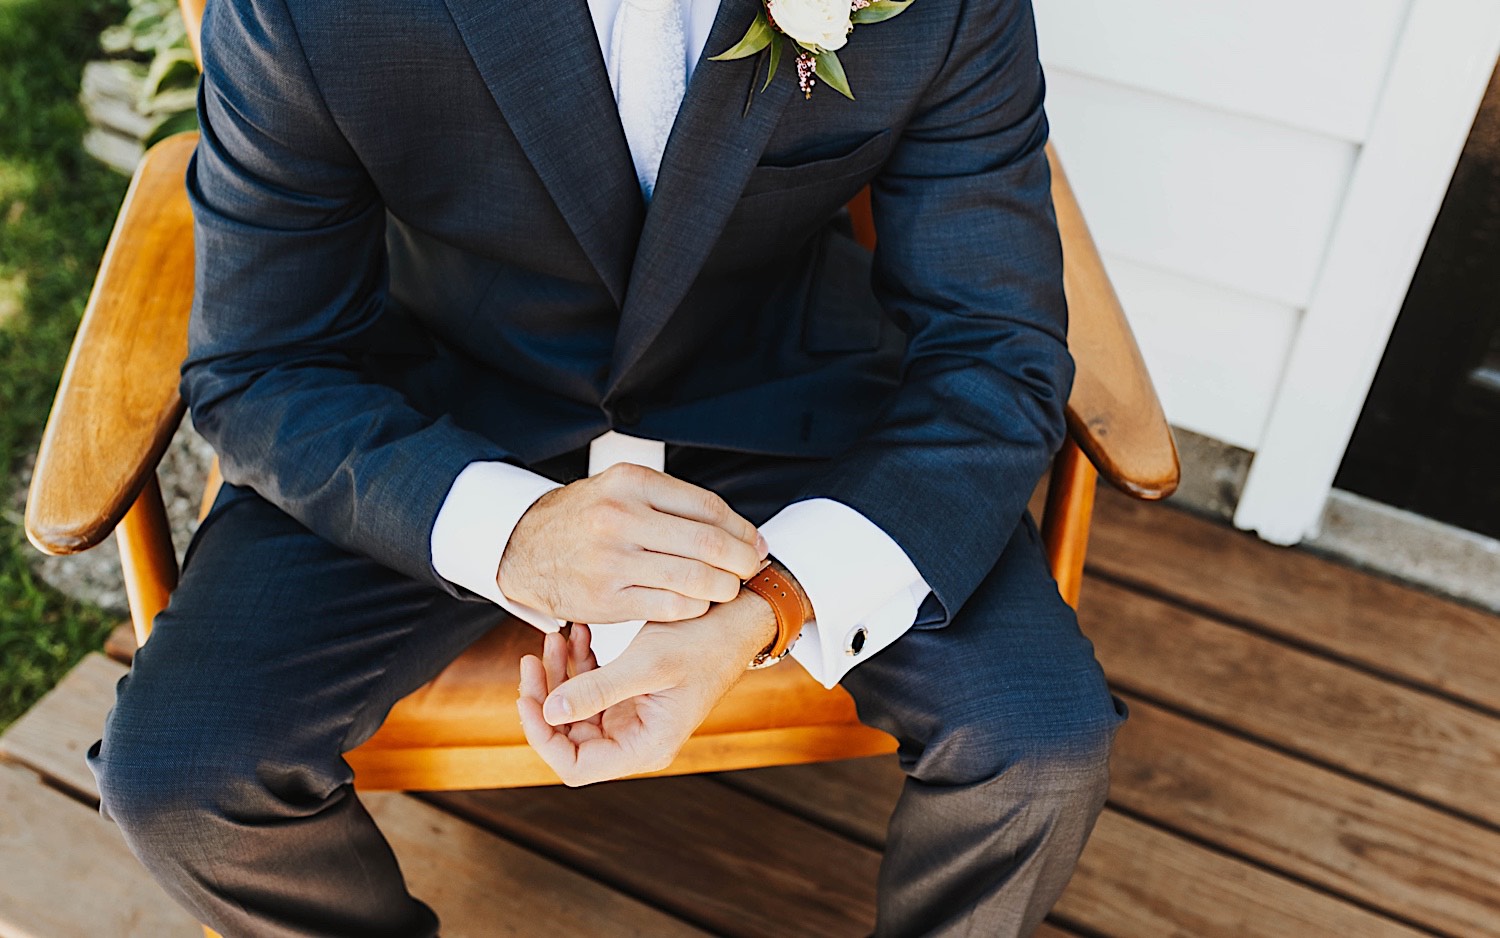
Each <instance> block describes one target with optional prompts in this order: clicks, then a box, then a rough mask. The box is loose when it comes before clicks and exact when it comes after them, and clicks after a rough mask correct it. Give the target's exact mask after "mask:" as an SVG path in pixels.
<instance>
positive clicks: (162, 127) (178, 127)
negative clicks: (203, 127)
mask: <svg viewBox="0 0 1500 938" xmlns="http://www.w3.org/2000/svg"><path fill="white" fill-rule="evenodd" d="M197 129H198V113H197V112H196V111H182V112H181V113H178V114H173V115H172V116H171V117H168V118H167V119H165V120H163V121H161V122H160V123H158V124H157V125H156V127H155V128H154V129H152V131H151V133H150V135H149V136H147V138H146V139H145V140H144V141H142V142H143V143H145V145H146V146H148V147H150V146H154V145H156V144H158V143H160V142H161V141H163V140H165V139H167V138H168V137H170V136H172V135H174V134H180V133H183V132H185V131H189V130H197Z"/></svg>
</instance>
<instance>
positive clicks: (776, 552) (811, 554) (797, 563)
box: [760, 498, 931, 687]
mask: <svg viewBox="0 0 1500 938" xmlns="http://www.w3.org/2000/svg"><path fill="white" fill-rule="evenodd" d="M760 533H761V534H763V535H764V536H765V538H766V543H767V544H769V545H770V548H771V556H773V557H775V558H776V559H777V560H779V561H781V563H782V564H783V565H784V566H785V567H786V568H787V569H788V570H790V571H791V574H792V576H794V577H796V578H797V582H798V583H800V584H801V585H802V589H803V590H804V591H806V593H807V596H808V598H809V599H810V600H811V601H812V606H813V609H814V610H815V611H816V612H817V616H818V618H817V620H816V621H813V622H809V623H807V626H806V627H805V628H804V629H803V630H802V637H801V638H800V639H799V640H798V641H797V644H796V645H795V646H793V648H792V657H793V658H796V659H797V662H798V663H799V664H801V665H802V667H804V668H806V669H807V672H808V673H809V674H811V675H812V676H813V678H814V679H815V680H817V681H818V682H819V683H821V684H822V685H823V686H824V687H833V686H834V685H835V684H837V683H838V682H839V681H840V680H841V679H842V678H843V677H844V675H845V674H847V673H848V672H849V670H850V669H851V668H853V667H854V666H855V665H857V664H859V663H860V662H862V661H865V660H867V659H869V658H870V657H871V656H872V655H874V654H875V653H877V652H879V651H880V650H881V649H883V648H885V647H886V646H888V645H890V644H891V643H892V642H894V641H895V640H896V639H898V638H900V637H901V636H902V635H905V634H906V632H907V630H908V629H910V628H911V626H912V623H914V622H915V621H916V619H917V611H918V609H919V608H920V607H921V604H922V601H923V600H924V599H926V598H927V594H928V593H930V592H931V588H930V587H929V586H928V585H927V581H926V580H924V579H923V578H922V575H921V574H920V573H918V572H917V568H916V566H915V565H914V564H913V563H912V562H911V558H910V557H908V556H907V554H906V551H904V550H902V549H901V545H899V544H897V543H896V542H895V540H893V539H892V538H891V536H890V535H889V534H887V533H885V531H883V530H881V528H880V526H879V525H877V524H875V522H873V521H871V520H870V519H868V518H866V517H865V516H864V515H862V514H860V513H859V512H858V511H855V510H854V509H853V508H850V507H849V506H848V505H845V504H844V503H842V502H838V501H834V500H833V499H830V498H813V499H808V500H807V501H801V502H794V503H793V504H791V505H788V506H787V507H786V508H783V509H782V510H781V511H779V512H777V513H776V515H775V516H774V517H772V518H771V519H770V520H769V521H767V522H766V523H765V524H762V525H761V526H760Z"/></svg>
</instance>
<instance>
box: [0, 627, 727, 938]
mask: <svg viewBox="0 0 1500 938" xmlns="http://www.w3.org/2000/svg"><path fill="white" fill-rule="evenodd" d="M124 672H125V668H124V667H123V666H122V665H120V664H118V663H117V662H114V661H111V660H109V659H108V658H105V657H104V656H102V655H91V656H89V657H88V658H85V659H84V661H83V662H81V663H80V664H79V665H78V667H76V668H75V669H74V670H73V671H72V672H71V673H70V674H69V675H68V676H67V677H66V678H64V679H63V681H62V682H60V683H59V684H58V686H57V687H56V688H54V689H53V691H52V692H51V693H49V694H48V695H47V696H46V697H44V698H43V699H42V700H41V702H39V703H38V704H37V705H36V706H35V707H34V708H32V710H31V711H29V712H28V713H27V714H26V715H25V716H24V717H23V718H22V719H21V720H20V721H18V722H17V723H15V724H14V725H12V727H11V728H10V729H9V730H8V731H7V732H6V733H5V735H4V736H3V737H0V754H3V755H4V756H5V757H6V758H7V759H11V760H13V761H15V762H18V763H21V764H23V765H25V766H26V767H27V768H28V769H30V770H31V771H33V772H38V773H41V774H42V775H44V776H46V777H47V778H48V779H49V780H51V781H52V783H53V784H56V785H60V786H62V787H64V788H66V789H68V790H69V791H71V792H74V793H75V794H76V795H77V796H78V798H79V799H82V800H80V801H74V800H70V799H69V798H68V797H67V796H66V795H64V794H61V793H58V792H52V791H50V790H49V789H45V788H43V787H42V786H41V785H40V784H39V783H38V784H37V785H36V786H35V787H36V788H37V789H39V790H41V791H44V792H49V793H50V794H51V796H52V798H53V799H54V800H53V801H51V802H49V810H48V811H46V812H43V813H39V814H38V815H37V818H38V821H39V823H42V824H47V823H50V822H51V819H52V818H53V816H54V815H57V814H59V812H61V811H63V810H64V808H67V809H69V810H70V812H71V813H70V814H69V815H67V816H68V817H71V816H73V815H75V814H76V815H79V816H85V815H86V816H90V817H93V818H95V819H96V820H97V821H98V825H100V826H102V833H100V834H97V835H96V836H95V838H94V840H95V841H98V840H99V839H100V838H103V839H108V840H110V841H111V842H112V843H114V844H117V845H118V851H122V852H123V851H124V850H125V847H124V843H123V841H121V840H120V837H119V831H118V829H117V828H115V827H114V826H113V825H111V824H109V823H107V822H105V821H104V820H102V819H99V818H98V815H97V813H96V812H95V811H94V810H93V809H92V808H91V807H89V806H88V804H85V803H83V801H88V802H97V801H98V797H99V795H98V789H97V787H96V786H95V784H94V778H93V774H92V773H90V772H89V771H88V768H87V766H86V765H84V763H83V759H82V754H83V752H84V751H86V750H87V748H88V746H89V745H91V744H92V742H93V740H94V739H95V738H96V737H97V736H98V733H99V728H100V727H101V726H102V725H103V721H104V714H105V712H106V711H107V710H108V709H109V705H110V702H111V700H112V699H113V697H112V693H113V690H112V689H113V687H114V684H115V682H116V681H117V680H118V679H119V677H120V676H121V675H122V674H123V673H124ZM13 771H21V770H20V769H14V770H13ZM363 797H364V798H366V799H367V801H366V803H367V804H368V805H369V808H370V813H371V814H372V815H374V817H375V819H376V821H377V822H378V823H379V824H380V825H381V829H382V830H383V831H384V832H385V834H386V837H387V839H389V840H390V842H391V846H392V848H393V849H394V850H395V851H396V855H397V857H398V858H399V859H400V861H401V867H402V870H403V871H404V872H405V873H406V875H407V878H408V880H409V883H410V887H411V890H412V892H413V893H414V894H415V895H417V896H419V897H421V898H422V899H423V900H424V901H427V902H429V903H430V904H431V905H432V906H433V908H434V909H436V910H437V912H438V914H439V916H440V917H441V918H442V919H443V933H444V934H445V935H452V936H473V938H490V936H500V935H534V934H549V935H558V936H569V935H575V936H580V938H583V936H590V938H592V936H596V935H598V936H602V935H610V936H642V938H656V936H664V938H665V936H678V935H695V934H701V932H699V931H698V930H696V929H694V928H692V927H690V926H688V925H685V924H684V923H682V922H681V921H680V920H678V919H676V918H674V917H672V916H670V915H668V914H665V913H663V912H660V911H658V910H657V909H654V908H652V907H650V906H649V905H646V904H644V903H641V902H638V901H636V900H635V899H633V898H631V897H629V896H626V895H623V894H621V893H619V892H617V891H615V890H612V889H610V888H608V887H607V886H603V885H601V884H600V883H598V882H596V881H594V880H592V879H590V878H588V877H586V876H584V875H583V874H580V873H578V872H576V871H573V870H570V869H567V868H566V867H563V866H560V865H558V864H556V863H554V862H552V861H550V860H548V859H546V858H544V857H540V856H537V855H536V854H535V853H532V852H531V851H528V850H526V849H524V848H522V847H519V846H517V845H515V844H513V843H510V842H508V841H506V840H504V839H503V838H500V837H496V836H495V835H493V834H491V833H488V832H486V831H483V830H480V829H478V828H475V827H472V826H470V825H467V824H464V823H462V822H460V821H458V820H457V819H455V818H453V817H452V816H450V815H448V814H446V813H444V812H442V811H439V810H438V809H436V808H434V807H432V806H430V805H426V804H423V803H421V802H420V801H418V800H416V799H414V798H412V797H410V796H408V795H398V794H390V793H376V794H372V795H365V796H363ZM9 808H10V806H9V804H8V803H7V811H6V812H5V813H6V814H10V813H12V812H11V811H10V810H9ZM72 809H76V810H72ZM0 823H4V820H3V817H0ZM62 837H63V838H67V839H69V841H70V842H71V839H72V837H73V834H72V832H71V831H65V832H64V833H63V834H62ZM88 843H90V842H89V841H85V840H83V839H80V840H79V844H80V847H79V849H86V848H87V846H88ZM47 849H49V850H56V851H57V852H58V854H59V856H60V857H67V856H69V855H71V853H72V852H73V850H72V849H71V848H70V847H68V846H67V845H66V844H61V843H60V844H58V845H56V846H54V845H51V844H49V845H48V848H47ZM116 864H117V865H118V869H116V868H115V866H116ZM93 872H94V874H95V876H96V878H97V879H98V881H99V883H100V884H101V885H100V888H101V889H102V890H104V891H106V892H107V891H108V890H109V888H110V884H111V883H114V882H117V881H124V882H129V883H131V884H132V886H133V887H134V888H143V889H147V891H149V892H151V894H152V895H153V896H154V897H159V898H160V899H161V901H166V902H169V901H170V900H167V899H166V897H165V896H164V895H163V894H162V893H161V892H160V890H159V889H157V887H156V886H155V885H154V884H151V883H150V881H149V879H146V878H145V877H146V874H145V872H144V871H143V870H141V869H140V866H139V864H137V863H136V862H135V860H134V858H132V857H130V856H129V855H128V853H125V854H124V856H123V859H116V860H115V861H114V862H113V863H112V864H111V865H110V867H109V868H108V869H99V870H95V871H93ZM142 882H144V884H145V885H144V886H142V885H141V883H142ZM59 883H61V884H64V886H65V890H66V891H65V893H62V894H65V895H67V896H69V897H72V896H74V895H75V894H76V895H79V896H83V895H85V894H89V893H90V892H91V890H93V889H94V888H95V883H94V879H91V878H89V877H82V876H80V877H75V878H72V879H64V880H60V881H59ZM4 902H6V897H5V896H4V894H3V893H0V903H4ZM7 905H8V903H7ZM122 908H125V907H123V906H122ZM6 911H7V906H5V905H0V921H4V919H5V915H6ZM128 924H129V922H128V920H126V919H120V920H118V921H116V922H114V923H113V924H111V925H110V927H106V928H101V929H91V930H88V931H69V930H66V929H64V930H57V929H42V930H39V931H35V932H22V934H34V935H37V936H39V938H50V936H59V938H61V936H71V935H81V934H98V935H115V934H122V932H120V931H119V929H120V928H122V927H125V925H128ZM189 924H191V921H189ZM132 934H136V933H135V932H132ZM138 934H141V935H153V934H158V933H157V932H152V931H149V930H143V931H140V932H138ZM189 934H191V932H189Z"/></svg>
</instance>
